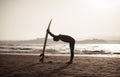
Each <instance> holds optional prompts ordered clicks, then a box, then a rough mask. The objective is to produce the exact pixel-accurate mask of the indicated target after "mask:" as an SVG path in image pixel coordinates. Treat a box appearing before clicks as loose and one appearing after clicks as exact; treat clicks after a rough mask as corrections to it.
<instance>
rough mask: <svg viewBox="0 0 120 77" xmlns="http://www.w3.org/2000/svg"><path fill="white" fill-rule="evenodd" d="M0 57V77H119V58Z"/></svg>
mask: <svg viewBox="0 0 120 77" xmlns="http://www.w3.org/2000/svg"><path fill="white" fill-rule="evenodd" d="M39 59H40V58H39V56H35V55H34V56H32V55H0V77H120V58H109V57H107V58H105V57H84V56H82V57H80V56H76V57H75V58H74V63H73V64H70V65H68V64H65V63H66V62H67V61H68V60H69V56H46V57H45V62H44V63H39Z"/></svg>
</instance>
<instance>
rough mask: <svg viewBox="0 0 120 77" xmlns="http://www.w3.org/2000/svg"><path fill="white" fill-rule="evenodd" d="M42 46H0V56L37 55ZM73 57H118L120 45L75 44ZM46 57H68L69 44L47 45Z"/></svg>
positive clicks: (119, 55)
mask: <svg viewBox="0 0 120 77" xmlns="http://www.w3.org/2000/svg"><path fill="white" fill-rule="evenodd" d="M42 49H43V45H42V44H0V54H16V55H39V54H40V53H42ZM74 52H75V56H93V57H94V56H101V57H104V56H105V57H120V44H76V45H75V51H74ZM45 54H46V55H51V56H57V55H62V56H63V55H64V56H69V55H70V49H69V44H47V46H46V52H45Z"/></svg>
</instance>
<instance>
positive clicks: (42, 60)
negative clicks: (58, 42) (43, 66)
mask: <svg viewBox="0 0 120 77" xmlns="http://www.w3.org/2000/svg"><path fill="white" fill-rule="evenodd" d="M51 22H52V19H51V20H50V22H49V25H48V28H47V29H50V25H51ZM47 38H48V32H47V31H46V35H45V40H44V45H43V51H42V53H41V54H40V60H39V61H40V62H44V57H45V49H46V44H47Z"/></svg>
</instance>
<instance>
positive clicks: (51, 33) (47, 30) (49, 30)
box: [47, 29, 56, 37]
mask: <svg viewBox="0 0 120 77" xmlns="http://www.w3.org/2000/svg"><path fill="white" fill-rule="evenodd" d="M47 32H48V33H49V34H50V35H51V36H52V37H55V36H56V35H54V34H53V33H51V32H50V30H49V29H48V30H47Z"/></svg>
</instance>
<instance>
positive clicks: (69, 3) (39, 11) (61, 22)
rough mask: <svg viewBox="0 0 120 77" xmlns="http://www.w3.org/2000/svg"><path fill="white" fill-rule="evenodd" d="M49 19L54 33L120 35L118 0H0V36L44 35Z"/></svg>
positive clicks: (78, 36)
mask: <svg viewBox="0 0 120 77" xmlns="http://www.w3.org/2000/svg"><path fill="white" fill-rule="evenodd" d="M51 19H53V20H52V23H51V27H50V30H51V32H52V33H54V34H56V35H58V34H65V35H70V36H72V37H73V38H75V39H77V40H83V39H92V38H98V39H112V40H119V39H120V0H0V40H29V39H36V38H44V37H45V33H46V29H47V26H48V24H49V21H50V20H51ZM49 38H51V37H50V36H49Z"/></svg>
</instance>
